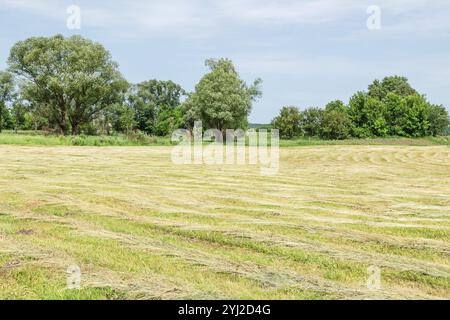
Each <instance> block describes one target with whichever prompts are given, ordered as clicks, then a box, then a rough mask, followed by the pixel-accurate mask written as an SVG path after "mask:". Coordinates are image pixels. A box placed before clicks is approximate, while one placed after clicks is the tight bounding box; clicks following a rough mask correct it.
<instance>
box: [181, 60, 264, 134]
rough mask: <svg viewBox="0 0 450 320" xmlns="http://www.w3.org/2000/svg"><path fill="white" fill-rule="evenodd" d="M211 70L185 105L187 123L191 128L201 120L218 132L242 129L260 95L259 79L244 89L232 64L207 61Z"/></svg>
mask: <svg viewBox="0 0 450 320" xmlns="http://www.w3.org/2000/svg"><path fill="white" fill-rule="evenodd" d="M206 66H207V67H209V68H210V70H211V71H210V72H209V73H207V74H206V75H205V76H203V78H202V79H201V80H200V82H199V83H198V84H197V86H196V87H195V91H194V92H193V93H191V94H190V95H189V97H188V99H187V101H186V104H185V109H186V120H187V122H188V123H190V124H191V125H192V124H193V122H194V121H196V120H201V121H202V122H203V125H204V126H206V127H208V128H212V129H218V130H221V131H223V130H225V129H237V128H245V127H247V126H248V122H247V117H248V115H249V114H250V111H251V109H252V103H253V102H254V101H255V100H256V99H257V98H259V97H261V95H262V93H261V90H260V84H261V82H262V80H261V79H256V80H255V81H254V82H253V84H252V85H250V86H249V85H247V84H246V83H245V82H244V81H243V80H242V79H240V77H239V74H238V72H237V71H236V68H235V66H234V64H233V62H232V61H231V60H228V59H218V60H214V59H210V60H207V61H206Z"/></svg>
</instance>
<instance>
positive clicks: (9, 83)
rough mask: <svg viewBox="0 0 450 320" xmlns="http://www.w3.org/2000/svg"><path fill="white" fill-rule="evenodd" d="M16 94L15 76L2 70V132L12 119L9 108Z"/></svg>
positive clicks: (0, 129)
mask: <svg viewBox="0 0 450 320" xmlns="http://www.w3.org/2000/svg"><path fill="white" fill-rule="evenodd" d="M13 96H14V78H13V76H12V75H11V74H10V73H9V72H5V71H0V132H2V129H3V128H4V126H6V125H7V122H9V120H10V113H9V110H8V108H7V105H8V103H10V102H11V100H12V99H13Z"/></svg>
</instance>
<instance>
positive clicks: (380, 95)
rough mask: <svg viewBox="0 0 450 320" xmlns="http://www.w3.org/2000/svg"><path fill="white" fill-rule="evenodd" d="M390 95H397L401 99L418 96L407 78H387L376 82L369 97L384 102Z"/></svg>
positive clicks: (371, 86) (371, 87)
mask: <svg viewBox="0 0 450 320" xmlns="http://www.w3.org/2000/svg"><path fill="white" fill-rule="evenodd" d="M389 93H395V94H396V95H399V96H401V97H407V96H411V95H416V94H418V93H417V91H416V90H414V89H413V88H412V87H411V85H410V84H409V83H408V79H407V78H405V77H399V76H392V77H386V78H384V79H383V80H382V81H379V80H375V81H374V82H373V83H372V84H371V85H370V86H369V93H368V94H369V97H371V98H374V99H378V100H379V101H383V100H384V99H385V98H386V97H387V95H388V94H389Z"/></svg>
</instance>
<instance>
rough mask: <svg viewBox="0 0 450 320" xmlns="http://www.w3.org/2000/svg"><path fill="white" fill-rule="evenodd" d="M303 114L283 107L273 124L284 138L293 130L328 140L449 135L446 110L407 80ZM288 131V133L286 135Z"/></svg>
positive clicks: (374, 87)
mask: <svg viewBox="0 0 450 320" xmlns="http://www.w3.org/2000/svg"><path fill="white" fill-rule="evenodd" d="M297 113H300V111H299V110H298V109H297V111H295V110H293V109H291V110H290V112H289V113H287V112H286V110H285V108H283V109H282V110H281V112H280V115H279V116H278V117H277V118H275V119H274V122H273V124H274V125H275V126H276V127H277V128H278V129H280V134H281V135H282V136H290V135H291V132H292V129H291V128H293V127H298V126H299V129H298V131H299V132H303V133H304V134H305V135H306V136H320V137H322V138H326V139H345V138H348V137H356V138H369V137H385V136H400V137H424V136H428V135H434V136H436V135H440V134H445V133H446V130H447V128H448V126H449V115H448V112H447V110H446V109H445V107H443V106H439V105H432V104H430V103H429V102H428V101H427V100H426V98H425V96H424V95H420V94H419V93H418V92H417V91H416V90H415V89H414V88H412V87H411V85H410V84H409V82H408V79H407V78H405V77H399V76H393V77H386V78H384V79H383V80H382V81H379V80H375V81H374V82H373V83H372V84H371V85H370V86H369V88H368V91H367V92H363V91H360V92H357V93H355V94H354V95H353V96H352V97H351V98H350V101H349V103H348V105H345V104H344V103H343V102H342V101H339V100H336V101H332V102H330V103H328V104H327V105H326V106H325V108H324V109H318V108H309V109H306V110H305V111H303V112H301V113H300V119H301V120H300V121H299V120H298V117H295V118H294V117H292V116H290V115H291V114H297ZM283 131H284V132H283Z"/></svg>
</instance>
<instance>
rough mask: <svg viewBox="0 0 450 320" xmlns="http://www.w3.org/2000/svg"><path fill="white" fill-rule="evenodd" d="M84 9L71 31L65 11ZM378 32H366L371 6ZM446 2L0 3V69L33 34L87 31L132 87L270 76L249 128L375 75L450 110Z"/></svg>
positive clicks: (345, 94)
mask: <svg viewBox="0 0 450 320" xmlns="http://www.w3.org/2000/svg"><path fill="white" fill-rule="evenodd" d="M70 5H77V6H79V7H80V8H81V18H82V19H81V29H80V30H69V29H68V28H67V25H66V22H67V18H68V16H69V15H68V14H67V8H68V7H69V6H70ZM372 5H376V6H378V7H379V8H380V9H381V29H379V30H369V28H368V27H367V20H368V18H369V16H370V14H368V13H367V9H368V7H369V6H372ZM449 17H450V1H448V0H433V1H427V0H371V1H366V0H214V1H213V0H134V1H125V0H115V1H106V0H104V1H100V0H90V1H88V0H70V1H64V0H62V1H61V0H0V24H1V29H0V30H1V31H0V69H2V68H6V59H7V56H8V52H9V48H10V47H11V46H12V45H13V44H14V43H15V42H16V41H18V40H23V39H25V38H27V37H30V36H43V35H44V36H47V35H54V34H57V33H61V34H64V35H72V34H81V35H83V36H85V37H88V38H90V39H93V40H96V41H99V42H101V43H102V44H103V45H104V46H105V47H106V48H107V49H109V50H110V51H111V53H112V55H113V57H114V59H115V60H116V61H117V62H118V63H119V64H120V69H121V71H122V72H123V74H124V75H125V76H126V77H127V79H128V80H129V81H131V82H140V81H143V80H148V79H154V78H156V79H171V80H173V81H175V82H178V83H179V84H181V85H182V86H183V87H185V88H186V89H188V90H192V89H193V88H194V86H195V84H196V83H197V82H198V80H199V79H200V77H201V76H202V74H203V73H205V72H206V71H207V70H206V68H205V67H204V60H205V59H207V58H219V57H227V58H231V59H232V60H233V61H234V62H235V63H236V65H237V67H238V70H239V72H240V74H241V76H242V77H243V78H244V79H245V80H247V81H252V80H253V79H255V78H257V77H261V78H262V79H263V80H264V85H263V92H264V96H263V98H262V99H261V100H260V101H259V102H258V103H257V104H256V105H255V106H254V110H253V113H252V115H251V119H250V120H251V121H252V122H258V123H266V122H269V121H270V120H271V119H272V118H273V116H275V115H276V114H277V112H278V110H279V109H280V107H281V106H283V105H296V106H299V107H301V108H305V107H309V106H322V105H324V104H326V103H327V102H328V101H330V100H334V99H337V98H338V99H341V100H344V101H348V99H349V97H350V96H351V94H352V93H354V92H356V91H358V90H364V89H366V87H367V85H368V84H369V83H370V82H371V81H372V80H373V79H375V78H382V77H384V76H387V75H394V74H398V75H404V76H407V77H408V78H409V79H410V82H411V83H412V85H413V86H414V87H415V88H417V89H418V90H419V91H421V92H424V93H426V94H427V96H428V98H429V100H430V101H431V102H433V103H438V104H444V105H446V106H447V107H450V41H449V40H450V19H449Z"/></svg>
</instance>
